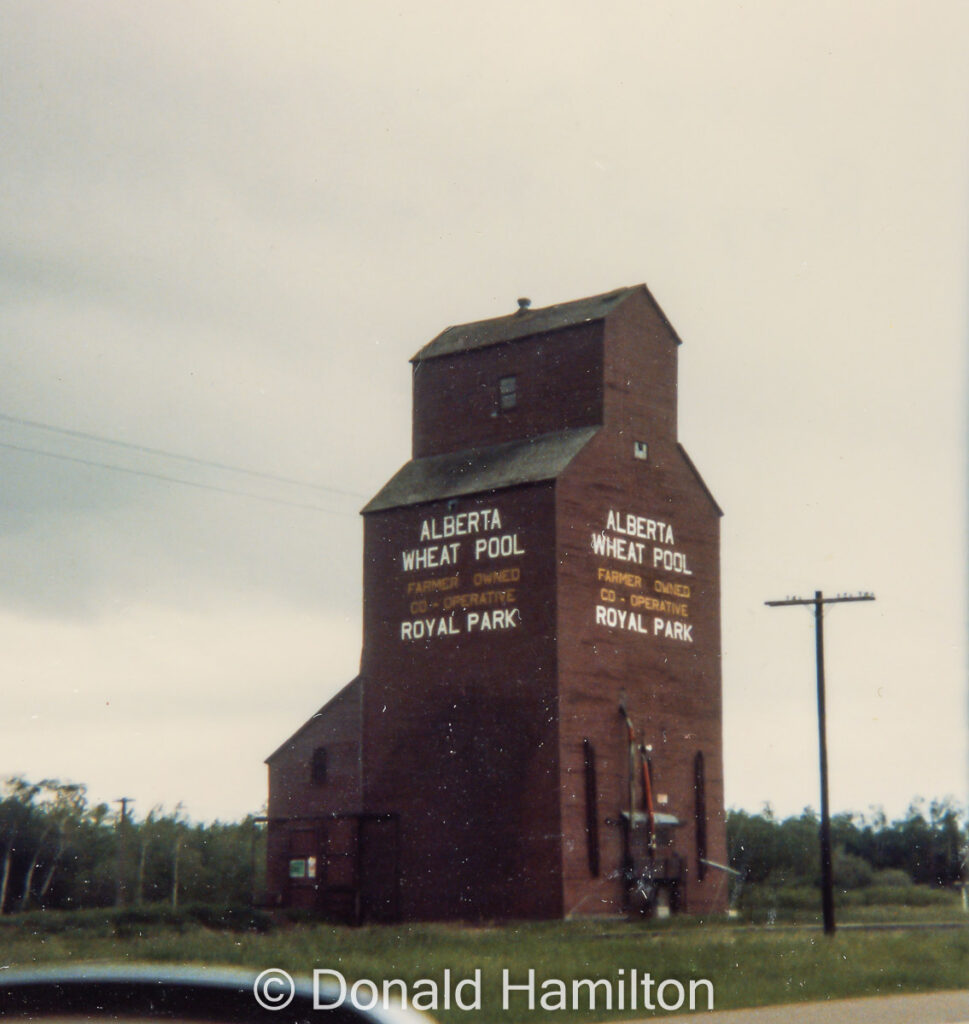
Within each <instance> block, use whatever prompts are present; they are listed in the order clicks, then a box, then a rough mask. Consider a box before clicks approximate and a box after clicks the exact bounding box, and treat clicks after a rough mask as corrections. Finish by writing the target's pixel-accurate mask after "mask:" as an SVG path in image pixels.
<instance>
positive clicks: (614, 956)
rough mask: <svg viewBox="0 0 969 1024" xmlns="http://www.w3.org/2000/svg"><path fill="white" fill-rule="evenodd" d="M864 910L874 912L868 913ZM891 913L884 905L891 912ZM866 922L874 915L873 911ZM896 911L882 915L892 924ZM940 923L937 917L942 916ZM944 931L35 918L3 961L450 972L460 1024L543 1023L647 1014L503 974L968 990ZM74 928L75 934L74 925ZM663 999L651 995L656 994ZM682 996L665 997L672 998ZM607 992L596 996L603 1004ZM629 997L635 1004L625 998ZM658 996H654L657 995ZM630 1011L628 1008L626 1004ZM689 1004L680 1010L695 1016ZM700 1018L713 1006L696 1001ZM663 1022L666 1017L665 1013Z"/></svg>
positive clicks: (351, 975)
mask: <svg viewBox="0 0 969 1024" xmlns="http://www.w3.org/2000/svg"><path fill="white" fill-rule="evenodd" d="M859 909H860V910H866V911H867V909H868V908H859ZM882 909H885V908H882ZM918 909H919V908H891V911H892V919H893V920H894V921H895V922H896V923H912V922H913V921H915V920H924V919H925V918H926V915H925V913H924V911H922V912H919V913H917V910H918ZM865 916H867V914H866V915H865ZM885 916H886V915H885V914H883V915H882V917H883V918H884V917H885ZM932 916H934V918H935V919H936V921H938V918H939V916H940V911H939V910H938V909H936V908H933V914H932V915H930V918H931V917H932ZM950 920H951V921H952V922H953V923H957V924H959V925H961V926H960V927H956V928H948V929H945V930H942V929H917V930H915V929H912V930H902V929H897V930H895V929H893V930H887V931H881V930H879V931H856V930H852V929H849V928H844V929H842V930H841V931H839V933H838V934H837V935H836V936H834V937H833V938H830V939H829V938H827V937H825V936H824V935H823V934H821V932H820V931H818V930H816V929H813V928H811V927H809V926H788V925H784V926H778V927H774V928H767V927H752V926H748V925H743V924H732V923H716V924H703V923H698V922H695V921H690V920H685V919H683V920H677V921H674V922H664V923H646V922H628V921H624V920H619V919H616V920H610V921H605V920H595V921H572V922H554V923H538V924H535V923H529V924H521V925H517V926H516V925H502V926H495V927H478V928H473V927H460V926H446V925H409V926H391V927H366V928H358V929H350V928H340V927H334V926H326V925H310V924H298V925H290V926H286V927H276V928H273V929H271V930H269V931H267V932H264V933H255V932H251V931H243V930H239V931H229V930H217V929H212V928H205V927H201V926H199V925H197V924H186V923H184V922H174V923H168V924H165V923H160V922H158V921H149V922H145V923H142V924H139V923H137V921H132V920H130V919H121V920H120V921H119V920H118V919H116V918H113V917H112V915H110V914H105V913H104V912H82V913H80V914H76V915H74V916H73V917H71V916H70V915H60V914H43V915H42V914H35V915H26V916H24V917H21V918H19V919H16V920H14V919H10V918H8V919H6V920H4V921H3V922H2V923H0V958H2V965H9V966H29V965H34V964H41V963H45V964H46V963H58V962H60V963H64V962H71V963H77V962H79V961H82V960H83V961H115V962H165V963H195V964H199V963H200V964H223V965H245V966H249V967H253V968H258V969H264V968H267V967H282V968H284V969H286V970H288V971H290V972H291V973H294V974H295V973H305V974H309V973H311V972H312V970H313V969H314V968H330V969H333V970H338V971H340V972H341V973H342V974H343V975H344V976H345V977H346V978H347V979H349V980H351V981H352V980H353V979H358V978H365V979H370V980H374V981H381V980H383V979H387V978H401V979H404V980H405V981H407V982H408V984H409V985H410V986H411V991H413V983H414V982H415V981H417V980H418V979H420V978H429V979H432V980H435V981H436V982H437V983H438V984H441V982H442V979H443V977H444V971H445V969H446V968H449V969H450V970H451V971H452V976H453V978H454V979H456V980H457V979H460V978H465V977H471V976H473V973H474V971H475V970H476V969H480V971H481V1007H482V1008H481V1010H480V1012H463V1011H461V1010H456V1009H451V1010H450V1011H448V1010H444V1009H440V1008H439V1009H437V1010H436V1011H432V1013H433V1015H434V1016H436V1017H437V1018H439V1019H440V1020H442V1021H444V1022H446V1024H451V1022H456V1021H458V1020H464V1021H468V1020H474V1021H480V1022H490V1021H495V1022H497V1021H506V1022H508V1024H514V1022H517V1021H527V1020H536V1019H538V1018H540V1017H545V1016H553V1017H555V1018H556V1019H557V1020H569V1021H580V1020H588V1021H592V1020H605V1019H614V1018H622V1017H627V1018H628V1017H646V1016H651V1014H650V1013H649V1012H648V1011H646V1010H644V1009H642V1004H641V1003H640V1007H639V1008H637V1010H635V1011H630V1010H629V1009H628V1008H627V1009H626V1010H619V1009H617V1008H616V1007H615V1006H614V1007H613V1009H612V1011H609V1010H606V1009H605V1008H603V1007H602V1006H601V1005H600V1006H598V1007H597V1008H596V1009H589V1008H588V1007H587V1003H586V1004H584V1005H583V1006H581V1007H580V1008H578V1009H576V1010H575V1011H571V1010H568V1011H559V1012H555V1013H549V1012H548V1011H543V1010H542V1009H540V1008H536V1009H535V1010H534V1011H529V1009H528V1003H527V997H526V995H525V994H524V993H512V994H511V996H510V998H509V1004H508V1008H507V1009H504V1008H503V1005H502V972H503V971H504V970H508V971H509V972H510V978H511V980H512V981H513V982H515V983H521V982H523V981H524V980H525V978H526V975H527V972H528V970H529V968H531V969H534V971H535V983H536V995H537V996H541V994H542V989H541V983H542V982H543V981H545V980H548V979H555V980H561V981H564V982H567V983H569V986H570V983H571V981H572V979H576V978H588V979H593V980H595V979H607V980H608V981H609V983H610V986H611V987H612V988H613V993H614V998H616V999H617V1001H618V998H617V996H616V995H615V992H616V991H617V986H616V985H615V984H614V982H615V979H617V977H618V976H619V975H618V972H619V970H620V969H623V970H624V971H625V975H624V976H625V977H626V978H627V979H628V977H629V976H630V972H631V971H632V970H633V969H635V970H636V971H638V972H639V973H640V976H642V975H643V974H645V973H646V972H648V973H649V974H650V975H651V976H652V978H653V979H654V981H655V982H656V983H657V984H658V983H659V982H660V981H663V980H665V979H676V980H677V981H679V982H680V983H681V984H683V985H684V986H688V984H689V982H690V980H691V979H708V980H709V981H710V982H712V984H713V989H714V993H715V1006H716V1008H717V1009H726V1008H731V1007H733V1008H736V1007H744V1006H755V1005H764V1004H770V1003H783V1002H795V1001H801V1000H816V999H836V998H842V997H847V996H857V995H879V994H881V995H884V994H891V993H899V992H919V991H928V990H934V989H954V988H960V987H966V985H967V980H969V926H967V925H966V917H965V916H964V915H963V914H962V913H961V911H959V910H958V909H957V908H955V907H952V908H951V915H950ZM65 925H66V927H65ZM654 992H655V989H654ZM674 994H675V987H674V988H673V989H669V990H668V995H667V1001H668V1002H669V1001H672V999H673V998H674ZM601 995H602V993H600V996H601ZM627 1000H628V997H627ZM654 1001H655V997H654ZM627 1007H628V1002H627ZM687 1008H688V1007H684V1009H687ZM697 1008H698V1009H706V1003H705V1001H704V1002H700V1003H699V1004H698V1006H697ZM659 1015H661V1016H666V1015H667V1014H666V1013H664V1012H660V1014H659Z"/></svg>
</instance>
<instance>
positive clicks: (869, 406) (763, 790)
mask: <svg viewBox="0 0 969 1024" xmlns="http://www.w3.org/2000/svg"><path fill="white" fill-rule="evenodd" d="M2 21H3V28H2V32H0V116H2V121H0V182H2V199H0V332H2V333H0V339H2V347H0V481H2V484H0V486H2V496H3V500H2V501H0V565H2V572H0V678H2V680H3V684H2V685H3V694H4V710H3V714H2V716H0V774H4V775H6V774H10V773H12V772H23V773H26V774H27V775H29V776H31V777H33V778H39V777H41V776H56V777H60V778H69V779H73V780H75V781H81V782H85V783H87V784H88V785H89V787H90V789H91V792H92V795H93V796H94V797H95V798H97V799H104V800H113V799H115V798H117V797H120V796H131V797H134V798H136V804H135V810H136V813H138V814H144V813H145V812H147V811H148V810H149V809H150V808H151V807H152V806H153V805H154V804H158V803H161V804H164V805H165V806H166V807H168V808H172V807H174V806H175V804H176V803H178V802H179V801H183V802H184V805H185V807H186V809H187V811H188V813H190V814H191V815H193V816H194V817H197V818H205V819H207V818H213V817H216V816H218V817H221V818H223V819H225V818H233V817H236V816H239V815H242V814H244V813H246V812H247V811H258V810H259V809H260V807H261V805H262V803H263V801H264V799H265V768H264V766H263V764H262V761H263V758H264V757H265V756H266V755H267V754H269V753H270V752H271V751H272V750H273V749H275V747H276V746H277V745H278V744H279V743H280V742H282V740H283V739H285V738H286V736H288V735H289V733H290V732H292V731H293V730H294V729H295V728H296V727H297V726H298V725H299V724H301V723H302V721H303V720H304V719H305V718H306V717H307V716H308V715H309V714H310V713H311V712H312V711H314V710H315V709H316V708H317V707H318V706H319V705H320V704H322V703H323V701H324V700H325V699H326V698H327V697H329V696H330V695H331V694H332V693H333V692H334V691H335V690H336V689H338V688H339V687H340V686H341V685H342V684H343V683H345V682H346V681H348V680H349V679H350V678H351V677H352V676H353V675H354V674H355V672H356V669H357V665H358V660H359V653H360V615H359V606H360V569H361V535H362V530H361V523H360V520H359V516H358V509H359V508H360V507H361V506H362V505H363V503H364V502H365V500H366V499H367V497H369V495H370V494H372V493H373V492H374V491H376V490H377V489H378V488H379V487H380V486H381V485H382V483H383V482H384V481H385V480H386V479H387V478H388V477H389V476H390V475H391V474H392V473H393V472H394V471H395V470H396V469H397V467H398V466H399V465H400V464H401V463H403V462H404V461H406V459H407V457H408V450H409V425H410V393H409V388H410V377H409V366H408V363H407V360H408V358H409V357H410V356H411V355H412V354H413V353H414V352H415V351H416V350H417V349H418V348H419V347H420V346H421V345H422V344H424V343H425V342H426V341H427V340H429V339H430V338H431V337H433V336H434V335H435V334H436V333H437V332H438V331H439V330H440V329H442V328H443V327H445V326H447V325H449V324H453V323H461V322H465V321H469V320H475V319H480V318H484V317H489V316H498V315H503V314H506V313H509V312H511V311H513V309H514V308H515V299H516V297H517V296H519V295H528V296H530V297H531V299H532V301H533V304H534V305H535V306H543V305H548V304H550V303H553V302H558V301H563V300H567V299H571V298H578V297H581V296H585V295H591V294H595V293H598V292H603V291H607V290H610V289H612V288H615V287H618V286H620V285H629V284H635V283H637V282H640V281H645V282H647V283H648V285H649V287H650V288H651V290H652V291H653V294H654V295H655V296H656V298H657V299H658V301H659V302H660V304H661V305H662V306H663V308H664V310H665V311H666V313H667V315H668V316H669V318H670V320H671V321H672V323H673V324H674V326H675V327H676V329H677V331H678V333H679V334H680V336H681V337H682V338H683V340H684V345H683V348H682V349H681V351H680V366H681V371H680V373H681V375H680V417H681V422H680V437H681V440H682V441H683V443H684V444H685V446H686V447H687V449H688V450H689V452H690V453H691V455H692V457H693V459H694V461H695V462H696V464H697V465H698V466H699V468H700V470H701V472H702V473H703V475H704V477H705V479H706V481H707V483H708V484H709V486H710V488H711V489H712V490H713V492H714V494H715V495H716V496H717V498H718V500H719V502H720V504H721V505H722V507H723V508H724V510H725V512H726V516H725V519H724V522H723V538H724V543H723V609H724V612H723V614H724V688H725V707H726V723H725V729H726V773H727V775H726V778H727V799H728V802H729V803H730V804H731V805H734V806H743V807H747V808H750V809H759V808H760V807H761V805H762V804H763V803H764V802H765V801H770V802H771V803H772V805H773V806H774V807H775V808H776V809H777V810H778V811H779V812H781V813H791V812H797V811H799V810H800V809H801V808H802V807H804V806H805V805H807V804H811V805H814V806H817V803H818V797H817V781H816V780H817V748H816V742H817V740H816V724H815V717H814V715H815V712H814V703H813V702H814V661H813V657H814V635H813V619H812V616H811V613H810V612H809V611H808V610H806V609H783V610H771V609H767V608H765V607H764V604H763V602H764V601H765V600H767V599H770V598H781V597H784V596H786V595H789V594H799V595H810V594H812V593H813V592H814V590H815V589H818V588H821V589H823V590H825V591H826V592H832V593H835V592H841V591H858V590H868V591H873V592H874V593H875V594H876V596H877V601H876V602H875V603H874V604H857V605H844V606H840V607H836V608H834V609H832V610H831V612H830V614H829V616H828V617H827V619H826V639H827V668H828V684H829V714H830V758H831V793H832V805H833V806H834V807H835V808H836V809H855V810H859V811H867V810H868V808H869V807H870V806H872V805H883V806H884V807H885V809H886V810H887V811H888V812H889V813H890V814H895V813H900V812H902V811H903V810H904V809H905V807H906V806H907V804H908V802H909V800H910V799H911V798H912V797H914V796H917V795H922V796H925V797H929V798H931V797H942V796H945V795H947V794H951V795H952V796H954V797H956V798H957V799H959V800H960V801H962V800H964V799H965V797H966V793H967V699H966V668H967V664H969V659H967V649H966V648H967V644H966V637H967V629H966V626H967V605H966V537H965V532H966V531H965V524H966V511H967V510H966V500H965V499H966V494H967V488H966V472H965V471H966V446H965V436H966V401H965V399H966V381H967V365H966V335H967V320H969V318H967V302H966V282H967V280H969V274H967V271H969V267H967V252H969V245H967V242H969V233H967V226H969V216H967V214H969V202H967V182H969V158H967V157H969V84H967V83H969V78H967V75H966V66H967V56H969V53H967V49H969V47H967V45H966V40H967V39H969V7H967V6H966V5H965V4H962V3H959V2H932V0H928V2H920V3H918V4H916V3H914V2H905V3H899V2H890V0H889V2H885V3H880V4H878V5H877V8H876V7H875V6H873V5H871V4H868V3H854V4H851V3H849V4H845V3H844V2H842V0H838V2H830V0H828V2H826V0H820V2H819V0H811V2H803V3H802V2H787V3H784V4H777V3H774V2H773V0H770V2H752V3H751V2H745V3H737V2H732V0H724V2H720V3H713V2H695V3H682V2H679V0H677V2H669V3H666V2H649V3H645V2H643V3H629V2H615V3H607V4H592V3H579V2H565V0H563V2H545V3H543V2H537V3H531V4H527V5H523V4H519V3H517V2H516V3H502V2H496V3H491V4H488V5H485V6H482V5H480V4H469V3H468V4H466V3H447V4H445V3H439V2H434V3H428V2H423V3H422V2H408V3H390V2H383V3H379V2H378V3H370V4H359V5H352V4H345V3H339V4H338V3H319V2H312V3H298V2H286V0H283V2H278V3H269V2H264V3H261V4H257V3H252V4H248V5H240V4H236V3H229V2H225V3H212V2H203V3H181V2H166V3H157V2H151V3H148V2H144V3H142V2H136V0H135V2H133V0H123V2H121V0H119V2H116V3H110V2H99V0H92V2H88V3H84V4H78V3H51V2H44V0H23V2H16V0H6V2H4V4H3V7H2ZM54 428H56V429H54ZM175 456H182V457H181V458H179V457H175ZM109 467H110V468H109ZM238 470H249V471H250V472H249V473H244V472H239V471H238Z"/></svg>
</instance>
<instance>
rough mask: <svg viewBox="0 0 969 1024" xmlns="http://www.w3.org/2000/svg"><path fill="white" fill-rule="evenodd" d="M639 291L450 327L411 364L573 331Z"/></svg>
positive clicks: (419, 353)
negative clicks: (510, 342)
mask: <svg viewBox="0 0 969 1024" xmlns="http://www.w3.org/2000/svg"><path fill="white" fill-rule="evenodd" d="M637 288H644V289H645V285H636V286H634V287H632V288H619V289H617V290H616V291H612V292H607V293H606V294H604V295H593V296H591V297H590V298H588V299H576V300H575V301H574V302H560V303H558V305H555V306H545V307H544V308H543V309H519V310H518V311H517V312H516V313H512V314H511V315H510V316H500V317H496V318H495V319H493V320H478V321H477V322H475V323H471V324H461V325H460V326H458V327H448V328H447V329H446V330H443V331H441V333H440V334H439V335H438V336H437V337H436V338H435V339H434V340H433V341H429V342H428V343H427V344H426V345H425V346H424V347H423V348H422V349H421V350H420V352H418V353H417V355H416V356H414V358H413V359H411V362H412V363H420V362H423V361H424V360H425V359H435V358H437V357H438V356H447V355H452V354H453V353H455V352H469V351H471V350H472V349H476V348H487V347H488V346H489V345H498V344H501V343H502V342H505V341H515V340H516V339H517V338H526V337H528V336H529V335H531V334H544V333H546V332H548V331H557V330H559V329H560V328H562V327H574V326H576V325H577V324H585V323H592V322H593V321H595V320H602V319H603V317H605V316H607V315H608V314H609V313H611V312H612V311H613V310H614V309H615V308H616V307H617V306H619V305H620V303H622V302H623V301H624V300H625V299H627V298H628V297H629V296H630V295H631V294H632V293H633V292H634V291H636V289H637Z"/></svg>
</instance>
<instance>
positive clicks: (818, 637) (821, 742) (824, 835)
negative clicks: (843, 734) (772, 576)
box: [764, 590, 875, 935]
mask: <svg viewBox="0 0 969 1024" xmlns="http://www.w3.org/2000/svg"><path fill="white" fill-rule="evenodd" d="M874 600H875V595H874V594H854V595H849V594H839V595H838V596H837V597H825V596H824V594H822V593H821V591H820V590H815V592H814V597H788V598H785V599H784V600H783V601H765V602H764V604H766V605H768V606H769V607H771V608H779V607H783V606H786V605H795V604H799V605H814V646H815V661H816V663H817V670H818V755H819V760H820V763H821V829H820V840H821V914H822V917H823V919H824V934H825V935H834V878H833V874H832V870H831V810H830V808H829V806H828V738H827V731H828V727H827V718H826V714H825V708H824V606H825V605H826V604H843V603H845V602H847V601H874Z"/></svg>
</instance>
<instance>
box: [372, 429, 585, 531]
mask: <svg viewBox="0 0 969 1024" xmlns="http://www.w3.org/2000/svg"><path fill="white" fill-rule="evenodd" d="M599 429H600V428H599V427H579V428H578V429H575V430H562V431H559V432H558V433H555V434H543V435H542V436H540V437H532V438H528V439H526V440H522V441H508V442H506V443H505V444H496V445H492V446H490V447H488V448H470V449H467V450H466V451H460V452H446V453H444V454H443V455H430V456H428V457H427V458H424V459H412V460H411V461H410V462H408V463H407V464H406V465H405V466H403V467H402V468H401V469H399V470H398V471H397V473H396V474H395V475H394V476H393V477H391V479H390V481H389V482H388V483H387V484H386V485H385V486H384V487H383V488H382V489H381V490H380V491H379V492H378V493H377V494H376V496H375V497H374V498H372V499H371V501H370V502H369V503H368V504H367V505H366V506H364V508H363V514H364V515H366V514H367V513H368V512H382V511H384V510H386V509H390V508H403V507H406V506H408V505H420V504H422V503H423V502H426V501H439V500H441V499H444V498H457V497H460V496H461V495H467V494H480V493H481V492H482V491H497V490H501V489H503V488H505V487H515V486H517V485H519V484H532V483H538V482H540V481H544V480H554V479H555V478H556V477H557V476H558V475H559V474H560V473H561V472H562V471H563V470H564V469H565V467H566V466H568V464H569V463H570V462H571V461H572V460H573V459H574V458H575V456H576V455H578V454H579V452H580V451H581V450H582V449H583V448H584V447H585V446H586V444H588V442H589V441H590V440H591V439H592V437H593V436H594V435H595V433H596V431H598V430H599Z"/></svg>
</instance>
